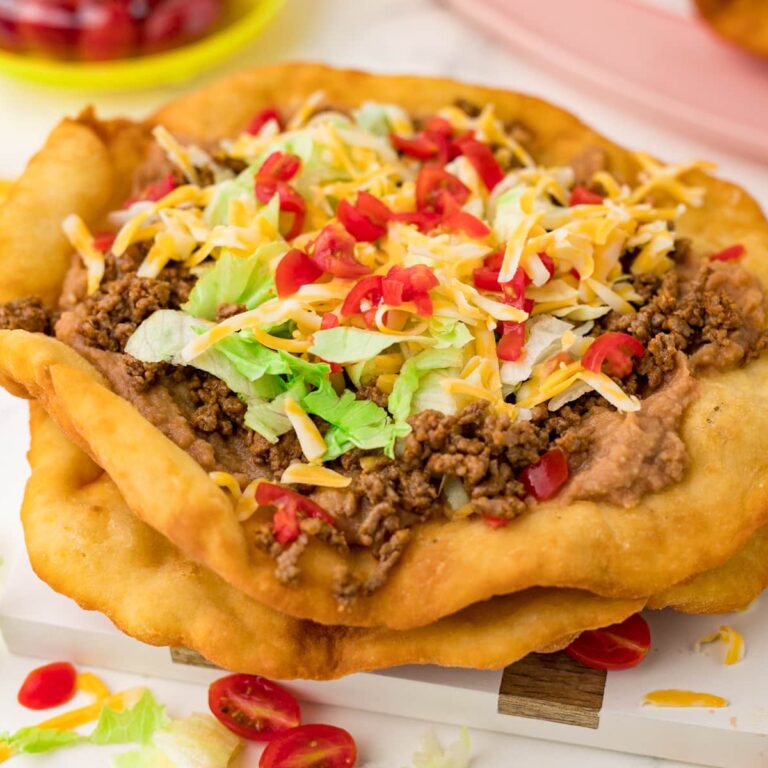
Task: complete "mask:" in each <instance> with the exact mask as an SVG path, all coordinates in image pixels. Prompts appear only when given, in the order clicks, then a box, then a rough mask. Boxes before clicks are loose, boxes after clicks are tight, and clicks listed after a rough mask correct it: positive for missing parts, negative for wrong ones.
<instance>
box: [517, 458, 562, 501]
mask: <svg viewBox="0 0 768 768" xmlns="http://www.w3.org/2000/svg"><path fill="white" fill-rule="evenodd" d="M567 479H568V459H567V458H566V456H565V454H564V453H563V452H562V451H561V450H560V449H559V448H553V449H552V450H551V451H547V452H546V453H545V454H544V455H543V456H542V457H541V458H540V459H539V460H538V461H537V462H536V463H535V464H529V465H528V466H527V467H526V468H525V469H524V470H523V471H522V472H521V473H520V482H522V484H523V486H524V487H525V490H526V491H527V492H528V493H529V494H530V495H531V496H533V497H534V498H535V499H536V500H538V501H545V500H546V499H551V498H552V497H553V496H554V495H555V494H556V493H557V492H558V491H559V490H560V488H561V487H562V485H563V484H564V483H565V481H566V480H567Z"/></svg>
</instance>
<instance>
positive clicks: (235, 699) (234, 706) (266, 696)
mask: <svg viewBox="0 0 768 768" xmlns="http://www.w3.org/2000/svg"><path fill="white" fill-rule="evenodd" d="M208 706H209V707H210V709H211V712H213V714H214V715H215V717H216V718H217V719H218V720H219V721H220V722H221V723H222V724H224V725H225V726H226V727H227V728H229V730H230V731H232V732H233V733H236V734H237V735H238V736H242V737H243V738H244V739H250V740H251V741H272V739H274V738H276V737H277V736H279V735H281V734H282V733H283V732H286V731H290V730H291V729H293V728H296V726H297V725H298V724H299V723H300V722H301V711H300V710H299V703H298V702H297V701H296V699H294V697H293V696H291V694H290V693H288V691H286V690H285V688H282V687H281V686H279V685H277V683H273V682H272V681H271V680H267V679H266V678H264V677H259V676H258V675H228V676H227V677H222V678H221V679H219V680H216V681H215V682H213V683H211V685H210V687H209V688H208Z"/></svg>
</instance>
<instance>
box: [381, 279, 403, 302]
mask: <svg viewBox="0 0 768 768" xmlns="http://www.w3.org/2000/svg"><path fill="white" fill-rule="evenodd" d="M404 288H405V286H404V285H403V284H402V283H401V282H400V281H399V280H391V279H388V278H386V277H385V278H384V279H383V280H382V281H381V293H382V301H383V302H384V303H385V304H388V305H389V306H390V307H399V306H400V305H401V304H402V303H403V289H404Z"/></svg>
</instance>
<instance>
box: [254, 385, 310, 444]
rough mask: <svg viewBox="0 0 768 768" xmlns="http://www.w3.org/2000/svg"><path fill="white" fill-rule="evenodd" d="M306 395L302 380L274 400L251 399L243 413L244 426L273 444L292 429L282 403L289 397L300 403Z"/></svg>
mask: <svg viewBox="0 0 768 768" xmlns="http://www.w3.org/2000/svg"><path fill="white" fill-rule="evenodd" d="M306 394H307V387H306V384H305V383H304V381H303V380H302V379H297V380H296V381H295V382H294V383H293V384H292V385H291V386H290V387H289V388H288V389H287V390H286V391H285V392H283V393H282V394H280V395H278V396H277V397H276V398H275V399H274V400H272V401H269V400H264V399H263V398H252V399H250V400H248V401H247V402H248V410H246V412H245V419H244V420H245V425H246V426H247V427H250V428H251V429H252V430H253V431H254V432H258V433H259V434H260V435H261V436H262V437H263V438H264V439H265V440H267V441H268V442H270V443H272V444H274V443H276V442H277V440H278V438H279V437H280V435H284V434H286V433H287V432H290V431H291V429H293V427H292V426H291V422H290V421H289V419H288V417H287V416H286V415H285V408H284V405H283V403H284V401H285V398H286V397H291V398H292V399H293V400H295V401H296V402H301V400H302V398H304V396H305V395H306Z"/></svg>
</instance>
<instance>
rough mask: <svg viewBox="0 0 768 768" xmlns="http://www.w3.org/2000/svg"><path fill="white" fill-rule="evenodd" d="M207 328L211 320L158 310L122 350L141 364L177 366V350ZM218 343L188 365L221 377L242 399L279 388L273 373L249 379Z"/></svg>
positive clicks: (273, 392) (269, 394) (272, 394)
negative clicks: (141, 362)
mask: <svg viewBox="0 0 768 768" xmlns="http://www.w3.org/2000/svg"><path fill="white" fill-rule="evenodd" d="M210 327H212V326H211V323H208V322H206V321H205V320H198V319H197V318H194V317H191V316H190V315H187V314H185V313H184V312H178V311H176V310H172V309H161V310H159V311H157V312H155V313H154V314H153V315H151V316H150V317H148V318H147V319H146V320H145V321H144V322H143V323H142V324H141V325H140V326H139V327H138V328H137V329H136V330H135V332H134V333H133V335H132V336H131V338H130V339H128V343H127V344H126V347H125V351H126V352H127V353H128V354H129V355H131V356H132V357H135V358H136V359H137V360H142V361H143V362H145V363H159V362H166V363H173V364H174V365H181V364H182V360H181V350H182V349H184V347H185V346H186V345H187V344H188V343H189V342H190V341H192V339H194V338H195V337H196V336H197V335H198V334H199V332H201V331H205V330H207V329H208V328H210ZM221 343H222V342H219V343H218V344H221ZM254 343H255V342H254ZM218 344H215V345H214V346H213V347H211V348H210V349H208V350H206V351H205V352H204V353H203V354H202V355H198V356H197V357H196V358H195V359H194V360H193V361H192V362H191V363H190V364H191V365H192V366H193V367H195V368H199V369H200V370H202V371H206V372H208V373H210V374H212V375H213V376H216V377H217V378H219V379H221V380H222V381H223V382H225V383H226V385H227V386H228V387H229V388H230V389H231V390H232V391H233V392H235V393H237V394H239V395H242V396H243V397H246V398H256V397H266V398H272V397H275V396H276V395H278V394H279V393H280V392H281V391H282V387H281V386H280V384H279V382H278V380H277V379H276V377H274V376H266V375H262V376H260V377H259V378H258V379H254V380H251V379H249V378H248V376H247V375H246V374H244V373H242V372H241V371H240V370H239V369H238V367H237V366H236V365H235V363H233V362H232V360H230V358H229V357H228V356H227V354H225V353H224V352H222V351H221V350H220V349H219V347H218ZM236 345H237V342H236V341H230V342H228V345H227V349H229V350H230V351H231V347H232V346H236Z"/></svg>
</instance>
